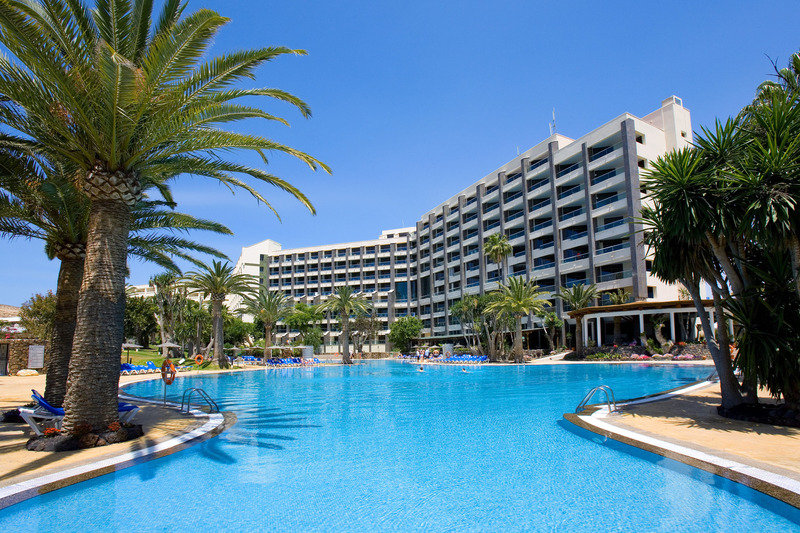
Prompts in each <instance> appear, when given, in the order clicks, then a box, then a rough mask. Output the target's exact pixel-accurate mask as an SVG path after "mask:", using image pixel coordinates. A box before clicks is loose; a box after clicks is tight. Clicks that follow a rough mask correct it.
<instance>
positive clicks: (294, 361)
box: [267, 357, 320, 366]
mask: <svg viewBox="0 0 800 533" xmlns="http://www.w3.org/2000/svg"><path fill="white" fill-rule="evenodd" d="M318 364H320V361H319V359H317V358H316V357H315V358H313V359H303V358H302V357H291V358H285V359H276V358H273V359H267V365H268V366H304V365H318Z"/></svg>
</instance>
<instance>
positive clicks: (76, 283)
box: [0, 152, 231, 406]
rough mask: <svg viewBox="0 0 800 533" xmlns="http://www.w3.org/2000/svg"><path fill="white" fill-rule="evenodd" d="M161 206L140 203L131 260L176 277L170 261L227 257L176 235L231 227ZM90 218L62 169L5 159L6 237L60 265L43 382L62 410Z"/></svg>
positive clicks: (0, 183)
mask: <svg viewBox="0 0 800 533" xmlns="http://www.w3.org/2000/svg"><path fill="white" fill-rule="evenodd" d="M20 177H24V180H20V179H19V178H20ZM162 204H163V202H154V201H140V202H138V203H137V204H136V205H135V206H134V208H133V210H132V218H133V221H132V224H131V229H130V238H129V240H128V254H129V255H132V256H135V257H138V258H140V259H143V260H147V261H151V262H154V263H156V264H158V265H160V266H162V267H164V268H167V269H169V270H171V271H179V269H178V267H177V265H176V264H175V263H174V261H173V260H172V256H177V257H181V258H183V259H188V260H190V261H196V259H194V258H193V257H192V256H191V255H189V254H188V253H187V252H188V251H192V252H200V253H205V254H210V255H212V256H216V257H224V254H222V253H221V252H219V251H217V250H215V249H213V248H211V247H209V246H206V245H203V244H200V243H198V242H194V241H191V240H188V239H186V238H184V237H182V236H178V235H176V233H178V232H187V231H189V230H205V231H212V232H216V233H223V234H230V233H231V231H230V230H229V229H228V228H226V227H225V226H223V225H221V224H217V223H215V222H211V221H208V220H202V219H197V218H195V217H192V216H191V215H187V214H184V213H178V212H175V211H172V210H169V209H164V208H163V205H162ZM88 214H89V202H88V200H86V198H85V197H84V196H83V195H82V194H80V192H79V191H78V190H77V188H76V187H75V186H74V184H73V183H72V181H71V180H70V179H69V176H67V175H66V172H65V170H64V167H63V166H60V165H52V166H41V165H39V166H34V165H33V164H32V162H31V161H30V160H27V161H26V159H25V158H19V157H16V156H14V155H13V154H8V153H2V152H0V236H5V237H9V238H15V237H22V238H26V239H39V240H42V241H43V242H44V245H45V246H44V247H45V253H46V255H47V257H48V258H49V259H58V260H59V262H60V267H59V274H58V281H57V285H56V314H55V320H54V326H53V332H52V334H51V337H50V343H49V353H48V365H47V376H46V381H45V399H47V401H48V402H50V403H51V404H52V405H55V406H61V404H62V402H63V400H64V395H65V394H66V388H67V373H68V371H69V361H70V357H71V355H72V343H73V336H74V333H75V325H76V317H77V308H78V293H79V290H80V286H81V281H82V279H83V272H84V256H85V250H86V239H87V235H88V218H89V217H88Z"/></svg>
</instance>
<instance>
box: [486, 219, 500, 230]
mask: <svg viewBox="0 0 800 533" xmlns="http://www.w3.org/2000/svg"><path fill="white" fill-rule="evenodd" d="M499 225H500V221H499V220H493V221H490V222H489V223H487V224H485V225H484V226H483V230H484V231H489V230H491V229H494V228H496V227H497V226H499Z"/></svg>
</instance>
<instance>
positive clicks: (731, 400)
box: [682, 281, 742, 409]
mask: <svg viewBox="0 0 800 533" xmlns="http://www.w3.org/2000/svg"><path fill="white" fill-rule="evenodd" d="M682 283H683V284H684V285H685V286H686V290H688V291H689V294H691V296H692V301H693V302H694V307H695V309H696V310H697V314H698V315H699V316H700V323H701V324H702V326H703V334H704V335H705V336H706V345H707V346H708V351H709V352H711V358H712V359H713V360H714V367H715V368H716V370H717V375H718V376H719V388H720V392H721V393H722V407H724V408H726V409H729V408H731V407H734V406H736V405H739V404H740V403H742V394H741V392H740V391H739V382H738V381H737V379H736V376H735V375H734V374H733V366H732V365H731V359H730V357H725V356H724V354H723V353H721V352H720V350H719V348H718V346H717V343H716V341H715V340H714V339H715V337H714V329H713V328H712V327H711V320H710V319H709V318H708V313H706V309H705V307H704V306H703V302H702V300H701V299H700V287H699V286H698V285H697V284H690V283H688V282H687V281H683V282H682Z"/></svg>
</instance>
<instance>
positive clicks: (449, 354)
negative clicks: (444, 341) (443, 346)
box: [444, 352, 453, 357]
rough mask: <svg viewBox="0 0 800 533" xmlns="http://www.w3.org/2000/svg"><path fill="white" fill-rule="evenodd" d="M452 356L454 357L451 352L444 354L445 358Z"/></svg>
mask: <svg viewBox="0 0 800 533" xmlns="http://www.w3.org/2000/svg"><path fill="white" fill-rule="evenodd" d="M451 355H453V354H451V353H450V352H444V356H445V357H450V356H451Z"/></svg>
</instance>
